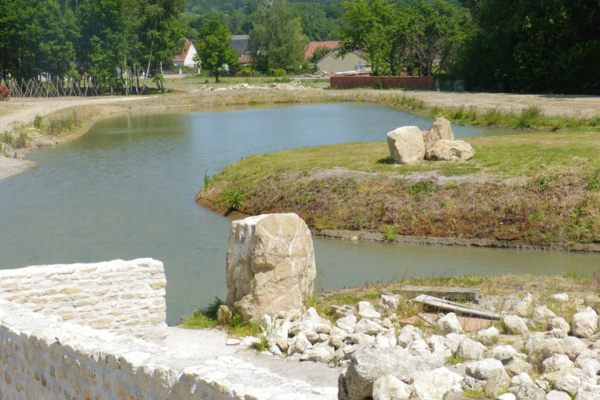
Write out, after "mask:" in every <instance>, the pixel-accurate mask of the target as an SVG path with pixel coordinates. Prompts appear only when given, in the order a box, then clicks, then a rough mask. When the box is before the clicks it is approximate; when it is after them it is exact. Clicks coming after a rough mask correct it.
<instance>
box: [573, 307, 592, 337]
mask: <svg viewBox="0 0 600 400" xmlns="http://www.w3.org/2000/svg"><path fill="white" fill-rule="evenodd" d="M596 329H598V314H596V311H594V310H593V309H592V308H591V307H586V308H585V309H584V310H583V311H582V312H579V313H577V314H575V315H573V322H572V323H571V330H572V331H573V335H574V336H577V337H583V338H587V337H590V336H592V335H593V334H594V332H596Z"/></svg>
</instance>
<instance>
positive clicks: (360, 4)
mask: <svg viewBox="0 0 600 400" xmlns="http://www.w3.org/2000/svg"><path fill="white" fill-rule="evenodd" d="M344 8H345V13H344V14H343V16H342V19H343V21H344V23H343V25H342V27H341V28H340V36H341V40H342V41H341V43H340V55H341V56H342V57H343V56H344V55H346V54H348V53H350V52H353V51H357V50H358V51H361V52H363V53H364V54H365V58H366V59H367V62H368V64H370V65H371V71H372V74H373V75H397V74H398V72H399V71H401V69H402V67H403V64H402V60H403V57H404V54H405V53H406V45H407V40H408V38H407V34H408V28H407V26H406V23H405V15H404V13H402V12H400V11H399V10H398V8H397V7H395V6H394V5H393V4H392V3H390V2H389V0H356V1H352V2H346V3H344Z"/></svg>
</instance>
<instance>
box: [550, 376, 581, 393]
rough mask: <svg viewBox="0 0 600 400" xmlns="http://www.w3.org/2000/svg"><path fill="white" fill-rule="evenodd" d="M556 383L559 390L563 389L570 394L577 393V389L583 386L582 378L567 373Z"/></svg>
mask: <svg viewBox="0 0 600 400" xmlns="http://www.w3.org/2000/svg"><path fill="white" fill-rule="evenodd" d="M554 385H555V386H556V388H557V389H558V390H563V391H565V392H567V393H569V394H572V395H575V393H577V390H578V389H579V388H580V387H581V379H580V378H579V377H577V376H574V375H571V374H567V375H565V376H563V377H562V378H559V379H558V380H557V381H556V382H555V383H554Z"/></svg>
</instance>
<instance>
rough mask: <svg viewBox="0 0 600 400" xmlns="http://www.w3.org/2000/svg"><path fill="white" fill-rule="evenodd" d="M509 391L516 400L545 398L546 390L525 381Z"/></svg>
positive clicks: (543, 399)
mask: <svg viewBox="0 0 600 400" xmlns="http://www.w3.org/2000/svg"><path fill="white" fill-rule="evenodd" d="M511 389H513V388H510V389H509V391H511V392H512V393H513V394H514V395H515V397H516V398H517V400H546V392H545V391H544V389H542V388H541V387H539V386H537V385H535V384H531V383H525V384H522V385H519V386H517V387H516V388H514V391H512V390H511Z"/></svg>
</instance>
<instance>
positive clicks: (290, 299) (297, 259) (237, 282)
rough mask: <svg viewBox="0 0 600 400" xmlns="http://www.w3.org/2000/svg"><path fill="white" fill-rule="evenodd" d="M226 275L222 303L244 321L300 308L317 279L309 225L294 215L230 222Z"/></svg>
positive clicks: (265, 216)
mask: <svg viewBox="0 0 600 400" xmlns="http://www.w3.org/2000/svg"><path fill="white" fill-rule="evenodd" d="M226 273H227V277H226V278H227V279H226V282H227V289H228V294H227V301H226V304H227V305H228V306H229V307H234V308H235V310H237V311H238V312H239V313H240V314H241V315H242V318H243V319H244V320H257V319H259V318H261V317H262V316H263V315H265V314H269V315H276V314H277V313H278V312H279V311H282V310H285V311H287V310H292V309H302V308H304V304H305V303H304V302H305V300H306V299H307V298H308V297H309V296H310V294H311V292H312V290H313V287H314V279H315V276H316V267H315V254H314V248H313V241H312V237H311V233H310V230H309V229H308V226H306V223H305V222H304V221H303V220H302V219H301V218H300V217H299V216H298V215H296V214H268V215H259V216H255V217H249V218H246V219H243V220H238V221H233V222H232V223H231V230H230V234H229V246H228V248H227V265H226Z"/></svg>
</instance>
